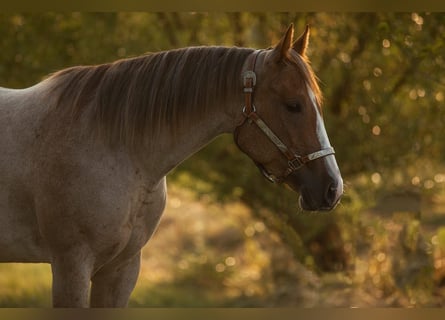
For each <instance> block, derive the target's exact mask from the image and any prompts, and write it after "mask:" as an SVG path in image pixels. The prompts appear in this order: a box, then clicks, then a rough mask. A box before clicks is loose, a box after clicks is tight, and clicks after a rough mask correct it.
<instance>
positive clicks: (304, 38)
mask: <svg viewBox="0 0 445 320" xmlns="http://www.w3.org/2000/svg"><path fill="white" fill-rule="evenodd" d="M309 34H310V28H309V25H306V29H305V30H304V32H303V34H302V35H301V36H300V37H299V38H298V39H297V40H296V41H295V42H294V44H293V45H292V48H294V50H295V51H297V52H298V54H300V55H301V56H302V57H305V56H306V49H307V47H308V45H309Z"/></svg>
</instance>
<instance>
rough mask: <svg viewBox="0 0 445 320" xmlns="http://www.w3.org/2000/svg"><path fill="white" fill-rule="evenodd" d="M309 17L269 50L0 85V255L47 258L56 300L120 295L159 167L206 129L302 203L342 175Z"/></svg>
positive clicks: (77, 303) (209, 52)
mask: <svg viewBox="0 0 445 320" xmlns="http://www.w3.org/2000/svg"><path fill="white" fill-rule="evenodd" d="M308 39H309V28H306V30H305V32H304V33H303V35H302V36H301V37H299V38H298V39H297V40H296V41H295V42H293V26H292V25H291V26H290V27H289V29H288V30H287V32H286V33H285V35H284V36H283V38H282V39H281V40H280V42H279V43H278V44H277V45H276V46H275V47H273V48H270V49H266V50H253V49H249V48H236V47H233V48H226V47H188V48H183V49H176V50H170V51H164V52H158V53H152V54H146V55H143V56H140V57H136V58H131V59H124V60H119V61H116V62H114V63H108V64H102V65H96V66H80V67H73V68H69V69H65V70H62V71H59V72H57V73H55V74H53V75H51V76H50V77H48V78H47V79H45V80H44V81H42V82H40V83H38V84H36V85H35V86H33V87H30V88H26V89H20V90H13V89H6V88H1V89H0V150H1V151H2V152H1V154H0V226H1V227H2V232H1V233H0V261H1V262H46V263H50V264H51V270H52V275H53V284H52V296H53V300H52V301H53V306H55V307H87V306H92V307H99V306H101V307H120V306H126V305H127V303H128V299H129V297H130V294H131V292H132V290H133V288H134V286H135V284H136V281H137V277H138V273H139V267H140V256H141V248H142V247H143V246H144V245H145V243H146V242H147V241H148V240H149V238H150V237H151V235H152V234H153V232H154V230H155V229H156V226H157V225H158V222H159V219H160V217H161V215H162V212H163V210H164V206H165V201H166V179H165V176H166V175H167V174H168V172H169V171H171V169H172V168H174V167H175V166H177V165H178V164H180V163H181V162H182V161H183V160H184V159H185V158H187V157H188V156H190V155H192V154H193V153H195V152H196V151H198V150H199V149H200V148H202V147H204V146H205V145H206V144H207V143H209V142H210V141H211V140H212V139H213V138H215V137H216V136H218V135H220V134H223V133H234V138H235V141H236V143H237V145H238V146H239V148H240V149H241V150H242V151H243V152H245V153H246V154H247V155H248V156H249V157H250V158H251V159H252V160H253V161H254V162H255V164H257V166H258V167H259V168H260V170H261V172H262V173H263V174H264V175H265V176H266V177H267V178H268V179H269V180H271V181H274V182H281V183H286V184H288V185H289V186H290V187H291V188H293V189H294V190H296V191H298V192H299V193H300V204H301V206H302V208H303V209H306V210H331V209H333V208H334V207H335V206H336V204H337V203H338V202H339V199H340V197H341V194H342V192H343V184H342V178H341V175H340V172H339V169H338V167H337V164H336V160H335V157H334V149H333V148H332V147H331V145H330V142H329V139H328V136H327V134H326V130H325V127H324V124H323V119H322V110H321V101H322V98H321V93H320V89H319V87H318V85H317V82H316V79H315V76H314V74H313V71H312V69H311V68H310V66H309V64H308V59H307V57H306V54H305V52H306V48H307V44H308Z"/></svg>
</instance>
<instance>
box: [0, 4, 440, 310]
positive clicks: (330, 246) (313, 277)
mask: <svg viewBox="0 0 445 320" xmlns="http://www.w3.org/2000/svg"><path fill="white" fill-rule="evenodd" d="M291 22H293V23H294V24H295V30H296V35H298V34H299V33H301V32H302V31H303V30H304V26H305V25H306V24H307V23H309V24H310V25H311V28H312V29H311V40H310V47H309V53H308V55H309V57H310V59H311V61H312V66H313V68H314V70H315V73H316V74H317V75H318V77H319V78H320V84H321V88H322V90H323V92H324V95H325V105H324V115H325V123H326V127H327V131H328V134H329V136H330V140H331V142H332V144H333V146H334V147H335V149H336V152H337V155H336V157H337V161H338V164H339V166H340V169H341V171H342V174H343V178H344V180H345V185H346V186H345V195H344V197H343V200H342V202H341V204H340V205H339V206H338V207H337V208H336V210H335V211H334V212H332V213H307V212H303V211H301V210H300V209H299V207H298V204H297V195H296V194H294V193H293V192H292V191H290V190H288V189H287V188H286V187H284V186H277V185H272V184H269V183H268V182H267V181H266V180H265V179H264V178H262V176H261V175H260V174H259V172H258V170H257V169H256V167H255V166H254V165H253V164H252V163H251V161H250V160H249V159H248V158H247V157H246V156H244V155H243V154H242V153H241V152H239V151H238V150H237V148H236V146H235V145H234V143H233V141H232V137H231V136H229V135H227V136H221V137H219V138H217V139H216V140H215V141H213V142H212V143H211V144H210V145H209V146H207V147H206V148H204V149H203V150H202V151H200V152H199V153H197V154H196V155H194V156H193V157H191V158H189V159H188V160H187V161H186V162H185V163H183V164H182V165H181V166H179V167H178V168H176V169H175V170H174V171H173V172H172V173H171V174H170V175H169V176H168V182H169V202H168V206H167V209H166V211H165V213H164V216H163V218H162V221H161V224H160V226H159V228H158V230H157V232H156V234H155V235H154V237H153V238H152V240H151V241H150V242H149V243H148V245H147V246H146V247H145V248H144V251H143V264H142V268H141V274H140V277H139V281H138V284H137V287H136V289H135V291H134V293H133V295H132V298H131V301H130V306H133V307H136V306H145V307H150V306H156V307H170V306H172V307H228V306H230V307H262V306H265V307H274V306H277V307H285V306H287V307H326V306H341V307H361V306H376V307H383V306H393V307H394V306H402V307H412V306H444V305H445V165H444V160H445V142H444V139H443V134H444V129H443V126H444V122H445V104H444V100H445V72H444V71H445V55H444V53H445V47H444V44H445V38H444V36H443V35H444V34H445V14H443V13H420V12H417V13H416V12H412V13H244V12H242V13H241V12H233V13H162V12H160V13H131V12H125V13H44V14H43V13H40V14H0V48H1V52H2V54H1V55H0V86H3V87H11V88H23V87H27V86H31V85H33V84H35V83H36V82H39V81H41V80H42V79H43V78H45V77H46V76H47V75H48V74H49V73H52V72H54V71H57V70H59V69H62V68H65V67H69V66H73V65H81V64H98V63H104V62H111V61H114V60H117V59H120V58H125V57H132V56H137V55H141V54H143V53H145V52H154V51H159V50H167V49H172V48H178V47H184V46H194V45H224V46H245V47H254V48H266V47H269V46H270V45H272V44H275V43H276V42H277V41H278V39H279V38H280V37H281V34H282V32H283V31H284V30H285V29H286V28H287V26H288V25H289V23H291ZM0 250H1V249H0ZM50 287H51V271H50V267H49V265H39V264H34V265H27V264H0V306H4V307H14V306H35V307H40V306H43V307H45V306H50V304H51V298H50V297H51V294H50Z"/></svg>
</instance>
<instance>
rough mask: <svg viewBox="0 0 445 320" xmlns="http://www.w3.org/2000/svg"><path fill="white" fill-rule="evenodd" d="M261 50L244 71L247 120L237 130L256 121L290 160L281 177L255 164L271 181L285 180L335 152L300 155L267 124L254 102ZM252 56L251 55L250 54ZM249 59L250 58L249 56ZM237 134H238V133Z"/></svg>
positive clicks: (244, 112)
mask: <svg viewBox="0 0 445 320" xmlns="http://www.w3.org/2000/svg"><path fill="white" fill-rule="evenodd" d="M260 51H261V50H256V51H254V52H253V54H252V55H253V56H252V60H251V62H250V66H249V67H248V69H247V71H245V72H244V73H243V86H244V88H243V92H244V96H245V105H244V107H243V115H244V116H245V120H244V121H243V123H241V125H239V126H238V127H237V128H236V131H238V130H239V128H241V127H242V126H243V125H244V124H245V123H246V122H248V123H252V122H254V123H255V124H256V125H257V126H258V128H260V129H261V131H262V132H263V133H264V134H265V135H266V136H267V137H268V138H269V140H270V141H272V143H273V144H274V145H275V146H276V147H277V148H278V149H279V150H280V151H281V153H282V154H283V155H284V156H285V157H286V158H287V160H288V162H287V163H288V167H287V169H286V170H285V171H284V173H283V175H282V176H280V177H277V176H274V175H273V174H270V173H269V172H268V171H267V170H266V168H264V166H263V165H262V164H260V163H258V162H256V161H255V160H254V162H255V164H256V165H257V166H258V168H259V169H260V171H261V173H262V174H263V175H264V176H265V177H266V178H267V179H268V180H269V181H271V182H277V183H279V182H283V181H284V180H285V179H286V177H287V176H288V175H290V174H291V173H293V172H294V171H297V170H298V169H300V168H301V167H303V166H304V165H305V164H306V163H308V162H310V161H313V160H316V159H319V158H323V157H326V156H329V155H331V154H334V153H335V151H334V148H332V147H328V148H325V149H321V150H319V151H315V152H313V153H310V154H308V155H305V156H300V155H298V154H296V153H294V152H292V151H291V150H290V148H288V147H287V146H286V145H285V144H284V143H283V142H282V141H281V140H280V138H278V136H277V135H276V134H275V133H273V131H272V130H271V129H270V128H269V127H268V126H267V124H266V123H265V122H264V121H263V119H261V117H260V116H259V115H258V113H257V112H256V108H255V105H254V104H253V92H254V88H255V85H256V74H255V63H256V59H257V56H258V54H259V52H260ZM249 57H250V56H249ZM247 59H249V58H247ZM236 136H237V135H236ZM236 136H235V142H236V143H237V144H238V142H237V139H236Z"/></svg>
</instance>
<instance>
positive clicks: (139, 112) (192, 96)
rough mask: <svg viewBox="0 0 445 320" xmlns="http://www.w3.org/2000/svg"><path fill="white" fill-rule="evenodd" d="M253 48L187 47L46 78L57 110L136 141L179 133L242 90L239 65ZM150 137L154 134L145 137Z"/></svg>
mask: <svg viewBox="0 0 445 320" xmlns="http://www.w3.org/2000/svg"><path fill="white" fill-rule="evenodd" d="M251 52H253V49H247V48H237V47H232V48H228V47H188V48H182V49H174V50H169V51H162V52H157V53H149V54H146V55H143V56H139V57H135V58H129V59H123V60H118V61H116V62H113V63H108V64H101V65H96V66H78V67H72V68H68V69H64V70H61V71H59V72H56V73H55V74H53V75H52V76H51V77H50V78H49V79H48V80H50V81H52V82H53V83H54V85H53V87H52V88H53V92H54V90H55V92H57V94H58V98H57V102H56V106H55V107H56V109H63V111H62V112H67V113H68V114H69V115H70V116H71V117H74V118H79V117H80V116H81V115H82V114H84V113H85V112H88V116H89V121H90V122H89V125H90V128H91V129H93V130H94V131H95V132H96V133H97V134H98V135H99V136H100V137H101V138H105V139H106V140H107V141H109V142H110V143H116V142H118V143H119V142H123V143H125V144H127V145H133V146H134V145H137V144H138V143H141V142H144V141H146V140H151V139H154V138H155V137H156V135H158V134H159V133H160V132H161V130H163V129H164V128H166V127H167V128H168V129H169V130H170V131H171V132H173V133H174V132H176V131H177V130H178V129H179V128H181V127H182V126H184V125H187V124H190V123H195V122H196V121H197V120H198V119H199V118H200V117H201V118H202V117H203V116H204V115H205V114H206V113H207V112H208V110H209V109H210V108H211V107H212V104H214V103H215V101H217V102H218V103H224V101H227V99H228V98H229V97H230V95H232V93H236V92H237V91H239V90H240V88H241V87H240V86H241V84H240V83H241V82H240V81H241V79H240V78H241V77H240V75H241V69H242V65H243V63H244V61H245V59H246V57H247V56H248V55H249V54H250V53H251ZM147 137H150V139H146V140H145V138H147Z"/></svg>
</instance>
